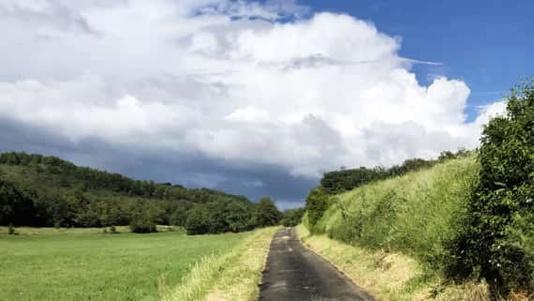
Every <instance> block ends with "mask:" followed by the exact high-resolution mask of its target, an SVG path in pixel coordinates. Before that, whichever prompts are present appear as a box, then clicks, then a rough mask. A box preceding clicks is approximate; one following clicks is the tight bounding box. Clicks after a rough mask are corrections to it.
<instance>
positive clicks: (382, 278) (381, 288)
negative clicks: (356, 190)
mask: <svg viewBox="0 0 534 301" xmlns="http://www.w3.org/2000/svg"><path fill="white" fill-rule="evenodd" d="M297 233H298V235H299V238H300V239H301V240H302V241H303V243H304V244H305V245H306V246H307V247H308V248H310V249H312V250H313V251H315V252H316V253H318V254H319V255H321V256H323V257H324V258H325V259H327V260H328V261H330V262H331V263H332V264H333V265H335V266H336V267H337V268H338V269H339V270H341V271H342V272H343V273H345V274H346V275H347V276H348V277H349V278H351V279H352V280H353V281H354V283H356V285H358V286H360V287H361V288H363V289H365V290H367V291H369V292H370V293H371V294H372V295H374V296H375V297H376V298H377V299H378V300H391V301H413V300H417V301H423V300H436V301H460V300H462V301H485V300H489V294H488V287H487V285H486V284H484V283H466V284H462V285H454V284H448V285H444V284H443V280H442V279H440V278H439V277H438V276H437V275H436V276H434V277H425V275H424V273H423V269H422V267H421V265H420V264H419V263H418V262H417V261H416V260H415V259H413V258H410V257H408V256H406V255H403V254H399V253H388V252H384V251H372V250H369V249H365V248H360V247H357V246H351V245H347V244H344V243H342V242H339V241H336V240H333V239H330V238H328V237H327V236H326V235H313V236H310V233H309V231H308V230H307V229H306V228H305V227H304V226H303V225H299V226H298V227H297ZM509 300H510V301H511V300H513V299H509ZM518 300H521V299H518ZM524 300H526V299H524Z"/></svg>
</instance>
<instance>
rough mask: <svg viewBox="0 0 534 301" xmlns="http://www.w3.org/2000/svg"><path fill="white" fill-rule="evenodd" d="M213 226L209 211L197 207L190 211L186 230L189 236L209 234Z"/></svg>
mask: <svg viewBox="0 0 534 301" xmlns="http://www.w3.org/2000/svg"><path fill="white" fill-rule="evenodd" d="M211 226H212V225H211V221H210V217H209V214H208V211H207V210H204V209H202V208H200V206H197V207H195V208H193V209H191V210H189V211H188V216H187V219H186V221H185V230H186V232H187V234H188V235H194V234H204V233H209V232H210V227H211Z"/></svg>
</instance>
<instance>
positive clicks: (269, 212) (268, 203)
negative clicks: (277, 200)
mask: <svg viewBox="0 0 534 301" xmlns="http://www.w3.org/2000/svg"><path fill="white" fill-rule="evenodd" d="M281 219H282V213H281V212H280V211H279V210H278V208H276V205H275V204H274V202H273V200H271V199H270V198H262V199H261V200H260V201H259V202H258V204H257V205H256V210H255V212H254V222H255V224H256V225H257V226H258V227H267V226H273V225H276V224H278V223H279V222H280V220H281Z"/></svg>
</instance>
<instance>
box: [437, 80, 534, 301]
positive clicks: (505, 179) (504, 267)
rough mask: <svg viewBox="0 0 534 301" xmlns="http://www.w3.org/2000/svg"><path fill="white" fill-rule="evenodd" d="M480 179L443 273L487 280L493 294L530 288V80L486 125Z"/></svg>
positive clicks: (533, 248)
mask: <svg viewBox="0 0 534 301" xmlns="http://www.w3.org/2000/svg"><path fill="white" fill-rule="evenodd" d="M479 161H480V164H481V169H480V172H479V182H478V184H477V185H476V187H475V188H474V190H473V192H472V194H471V198H470V201H469V214H468V216H467V218H466V221H465V224H466V226H465V228H464V229H462V231H461V232H460V233H459V235H458V237H457V238H456V239H455V240H453V241H452V242H451V243H450V245H449V249H450V252H451V260H450V264H449V266H448V269H447V272H448V274H449V275H450V276H452V277H456V278H466V277H478V278H485V279H486V280H487V281H488V283H490V285H491V286H492V288H493V290H494V293H495V294H498V293H503V292H504V293H506V292H507V291H509V290H510V289H520V290H532V289H533V288H534V244H533V240H534V224H533V222H534V83H533V84H527V85H525V86H523V87H521V88H520V89H519V90H516V91H514V92H513V93H512V95H511V96H510V97H509V99H508V105H507V114H506V116H502V117H497V118H495V119H493V120H491V121H490V122H489V124H488V125H487V126H486V127H485V129H484V132H483V135H482V139H481V147H480V155H479Z"/></svg>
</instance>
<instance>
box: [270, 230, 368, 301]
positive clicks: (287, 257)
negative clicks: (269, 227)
mask: <svg viewBox="0 0 534 301" xmlns="http://www.w3.org/2000/svg"><path fill="white" fill-rule="evenodd" d="M260 300H261V301H312V300H313V301H319V300H321V301H327V300H328V301H334V300H339V301H345V300H362V301H363V300H365V301H368V300H374V299H373V298H372V297H371V296H370V295H368V294H366V293H365V292H364V291H362V290H361V289H360V288H358V287H357V286H356V285H354V284H353V283H352V282H351V281H350V280H349V279H348V278H347V277H346V276H344V275H343V274H341V273H340V272H338V271H337V270H336V269H335V268H334V267H333V266H332V265H331V264H330V263H328V262H327V261H325V260H324V259H323V258H321V257H320V256H318V255H316V254H315V253H313V252H311V251H310V250H308V249H306V248H305V247H304V246H303V245H302V244H301V243H300V241H299V240H298V238H297V236H296V233H295V230H290V229H288V228H284V229H281V230H280V231H278V232H277V233H276V235H275V236H274V239H273V241H272V242H271V249H270V251H269V256H268V258H267V265H266V267H265V271H264V272H263V279H262V284H261V285H260Z"/></svg>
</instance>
